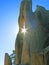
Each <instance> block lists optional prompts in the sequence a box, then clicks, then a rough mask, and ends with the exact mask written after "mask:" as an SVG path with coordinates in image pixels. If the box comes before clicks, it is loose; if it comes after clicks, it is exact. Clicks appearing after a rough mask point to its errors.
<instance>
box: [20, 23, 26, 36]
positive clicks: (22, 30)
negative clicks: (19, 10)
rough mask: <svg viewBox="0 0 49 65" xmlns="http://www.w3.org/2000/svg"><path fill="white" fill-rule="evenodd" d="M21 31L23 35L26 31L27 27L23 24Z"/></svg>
mask: <svg viewBox="0 0 49 65" xmlns="http://www.w3.org/2000/svg"><path fill="white" fill-rule="evenodd" d="M21 33H23V34H24V35H25V34H26V33H27V28H25V24H24V26H23V28H21Z"/></svg>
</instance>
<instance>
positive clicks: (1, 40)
mask: <svg viewBox="0 0 49 65" xmlns="http://www.w3.org/2000/svg"><path fill="white" fill-rule="evenodd" d="M21 1H22V0H0V65H4V54H5V53H6V52H7V53H9V54H11V53H12V50H13V49H14V47H15V38H16V35H17V32H18V16H19V12H20V3H21ZM36 5H41V6H43V7H45V8H46V9H47V10H49V0H33V2H32V10H33V11H35V9H36Z"/></svg>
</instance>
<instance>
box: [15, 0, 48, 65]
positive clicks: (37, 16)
mask: <svg viewBox="0 0 49 65" xmlns="http://www.w3.org/2000/svg"><path fill="white" fill-rule="evenodd" d="M18 22H19V32H18V35H17V38H16V42H15V51H16V60H15V63H16V64H26V65H27V64H28V65H45V59H44V55H43V53H42V52H43V50H44V49H45V48H46V47H47V46H48V45H49V39H48V38H49V36H48V35H49V11H47V10H46V9H45V8H44V7H41V6H37V9H36V11H35V12H32V0H27V1H26V0H23V1H22V2H21V7H20V15H19V20H18ZM24 23H25V27H26V28H27V29H28V31H27V33H26V34H25V36H24V35H23V34H22V33H21V28H23V26H24Z"/></svg>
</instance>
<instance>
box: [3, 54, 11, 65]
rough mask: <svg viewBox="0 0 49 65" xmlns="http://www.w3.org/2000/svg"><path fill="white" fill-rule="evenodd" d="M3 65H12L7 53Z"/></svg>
mask: <svg viewBox="0 0 49 65" xmlns="http://www.w3.org/2000/svg"><path fill="white" fill-rule="evenodd" d="M4 65H12V61H11V58H10V56H9V55H8V53H5V59H4Z"/></svg>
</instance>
